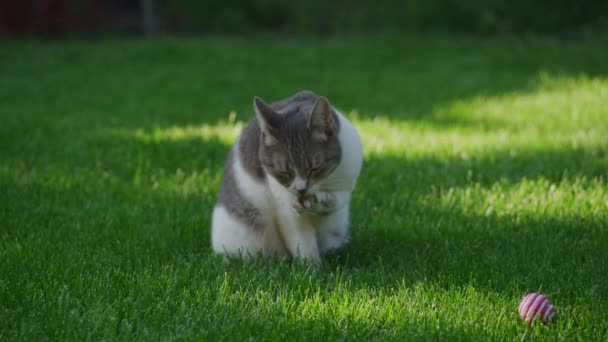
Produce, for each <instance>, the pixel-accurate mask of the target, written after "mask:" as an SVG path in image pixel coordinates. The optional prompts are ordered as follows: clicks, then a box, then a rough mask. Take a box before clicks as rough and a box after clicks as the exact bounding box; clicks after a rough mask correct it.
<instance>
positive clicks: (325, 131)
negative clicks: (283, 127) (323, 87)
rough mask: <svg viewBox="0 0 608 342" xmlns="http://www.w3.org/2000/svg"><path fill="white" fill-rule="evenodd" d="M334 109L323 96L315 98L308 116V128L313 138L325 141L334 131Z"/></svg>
mask: <svg viewBox="0 0 608 342" xmlns="http://www.w3.org/2000/svg"><path fill="white" fill-rule="evenodd" d="M334 120H335V119H334V111H333V109H332V108H331V105H330V104H329V101H327V99H326V98H324V97H323V96H321V97H319V98H318V99H317V102H315V105H314V107H313V109H312V111H311V112H310V116H309V117H308V129H309V130H310V131H311V132H312V135H313V137H314V138H316V139H318V140H322V141H326V140H327V139H329V137H331V136H333V135H334V134H335V133H336V123H335V122H334Z"/></svg>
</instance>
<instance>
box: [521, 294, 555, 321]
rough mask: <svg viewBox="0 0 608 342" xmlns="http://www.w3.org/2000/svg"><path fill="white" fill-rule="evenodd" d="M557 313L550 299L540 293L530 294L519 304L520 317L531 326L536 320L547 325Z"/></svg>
mask: <svg viewBox="0 0 608 342" xmlns="http://www.w3.org/2000/svg"><path fill="white" fill-rule="evenodd" d="M556 313H557V312H556V311H555V307H554V306H553V304H552V303H551V302H550V301H549V298H547V296H545V295H543V294H540V293H536V292H535V293H528V294H527V295H525V296H524V298H523V299H522V300H521V302H520V303H519V317H521V319H523V320H524V321H525V322H526V323H528V324H529V325H532V323H533V322H534V320H535V319H536V318H538V320H539V321H541V322H542V323H543V324H547V323H549V322H550V321H551V320H552V319H553V318H554V317H555V314H556Z"/></svg>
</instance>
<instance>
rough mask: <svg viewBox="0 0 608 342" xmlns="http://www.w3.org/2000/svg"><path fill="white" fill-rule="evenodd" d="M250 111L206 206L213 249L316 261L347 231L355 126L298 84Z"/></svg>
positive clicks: (358, 149)
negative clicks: (210, 211)
mask: <svg viewBox="0 0 608 342" xmlns="http://www.w3.org/2000/svg"><path fill="white" fill-rule="evenodd" d="M253 108H254V111H255V118H253V119H252V120H251V121H250V122H249V123H248V125H247V126H246V127H245V128H244V129H243V131H242V132H241V134H240V136H239V137H238V139H237V140H236V142H235V143H234V145H233V146H232V148H231V150H230V153H229V155H228V160H227V162H226V165H225V168H224V174H223V179H222V184H221V187H220V193H219V198H218V201H217V204H216V206H215V208H214V210H213V217H212V225H211V241H212V247H213V250H214V251H215V253H217V254H222V255H225V256H237V257H242V258H246V259H252V258H254V257H256V256H258V255H260V254H261V255H263V256H265V257H284V258H288V259H291V258H297V259H299V260H303V261H308V262H311V263H318V262H320V259H321V257H322V256H323V255H325V254H326V253H327V252H329V251H331V250H335V249H338V248H340V247H342V246H343V245H344V244H345V243H346V242H347V240H348V237H349V204H350V197H351V193H352V191H353V190H354V189H355V185H356V183H357V178H358V177H359V173H360V170H361V166H362V162H363V147H362V143H361V139H360V137H359V134H358V132H357V130H356V129H355V127H354V126H353V125H352V124H351V123H350V122H349V121H348V120H347V119H346V118H345V117H344V116H343V115H342V114H340V113H339V112H338V111H336V110H335V109H334V108H333V107H332V106H331V105H330V103H329V101H328V100H327V99H326V98H325V97H321V96H317V95H316V94H314V93H313V92H311V91H301V92H298V93H296V94H295V95H292V96H290V97H288V98H286V99H284V100H281V101H278V102H276V103H274V104H272V105H268V104H266V103H265V102H264V101H263V100H262V99H260V98H259V97H254V101H253Z"/></svg>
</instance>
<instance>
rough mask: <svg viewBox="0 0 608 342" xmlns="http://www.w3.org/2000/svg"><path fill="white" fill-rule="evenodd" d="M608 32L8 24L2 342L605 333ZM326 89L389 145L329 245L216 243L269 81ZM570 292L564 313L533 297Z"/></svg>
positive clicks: (369, 153)
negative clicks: (293, 258) (252, 255)
mask: <svg viewBox="0 0 608 342" xmlns="http://www.w3.org/2000/svg"><path fill="white" fill-rule="evenodd" d="M606 61H608V50H606V48H605V45H603V44H601V43H600V42H597V43H594V42H586V43H559V42H553V41H511V40H494V41H490V40H487V41H486V40H474V39H466V38H457V37H443V38H442V37H433V38H412V37H388V38H387V37H378V38H372V37H368V38H343V39H337V38H336V39H330V40H323V41H316V40H305V39H301V40H286V41H281V40H273V39H263V38H258V39H253V40H249V41H247V40H238V39H219V38H217V39H213V38H206V39H201V40H196V39H188V40H182V39H163V40H159V41H138V40H133V41H131V40H124V41H92V42H4V43H2V44H1V46H0V122H1V123H0V205H1V207H0V340H30V341H37V340H46V339H53V340H84V339H93V340H99V339H110V340H113V339H135V340H155V339H162V340H166V339H180V340H181V339H187V340H201V339H206V340H217V339H228V340H244V339H246V338H250V337H251V338H253V339H261V340H285V341H287V340H292V339H298V340H299V339H303V340H318V339H330V340H335V339H343V338H349V339H350V338H357V339H362V340H409V339H412V338H421V339H434V340H435V339H448V340H454V339H457V340H469V339H475V340H489V339H491V340H515V339H517V340H519V339H522V338H523V339H533V340H535V339H552V340H553V339H560V340H568V341H570V340H584V341H589V340H605V339H606V338H608V323H607V321H606V317H608V184H607V182H608V63H606ZM300 89H312V90H314V91H316V92H318V93H320V94H323V95H326V96H327V97H328V98H329V99H330V100H331V101H332V102H333V103H334V104H335V105H336V106H337V107H338V108H339V109H341V110H342V111H343V112H344V113H345V114H346V115H347V116H349V117H350V118H351V119H352V120H353V122H354V123H355V124H356V125H357V127H358V128H359V130H360V133H361V135H362V138H363V141H364V147H365V161H364V167H363V171H362V174H361V177H360V180H359V185H358V189H357V190H356V192H355V193H354V196H353V201H352V241H351V243H350V244H349V245H348V246H347V247H346V248H345V249H343V250H341V251H340V252H337V253H335V254H334V255H331V256H329V257H328V258H327V259H325V261H324V262H323V264H322V265H320V266H318V267H308V266H306V265H301V264H297V263H289V262H283V263H281V262H272V263H270V264H264V263H252V264H242V263H232V264H230V265H224V263H223V262H222V260H221V259H220V258H217V257H214V256H213V255H212V253H211V248H210V244H209V221H210V215H211V209H212V206H213V204H214V202H215V199H216V196H217V190H218V184H219V181H220V173H221V169H222V167H223V162H224V159H225V157H226V154H227V151H228V149H229V147H230V144H231V142H232V140H233V139H234V138H235V137H236V135H237V134H238V131H239V128H240V127H242V124H243V122H245V121H247V120H248V119H249V118H250V117H251V116H252V113H251V99H252V97H253V96H254V95H259V96H262V97H263V98H264V99H266V100H268V101H272V100H275V99H278V98H281V97H284V96H287V95H289V94H292V93H294V92H295V91H297V90H300ZM527 291H541V292H543V293H546V294H548V295H549V297H550V299H551V300H552V301H553V302H554V304H555V305H556V306H557V310H558V319H557V321H555V323H554V324H551V325H550V326H547V327H542V326H536V327H533V328H529V327H527V326H526V325H525V324H524V323H523V322H522V321H521V320H520V319H519V317H518V315H517V304H518V302H519V300H520V299H521V297H522V296H523V295H524V294H525V293H526V292H527Z"/></svg>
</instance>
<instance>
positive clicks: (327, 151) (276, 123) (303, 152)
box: [256, 91, 342, 186]
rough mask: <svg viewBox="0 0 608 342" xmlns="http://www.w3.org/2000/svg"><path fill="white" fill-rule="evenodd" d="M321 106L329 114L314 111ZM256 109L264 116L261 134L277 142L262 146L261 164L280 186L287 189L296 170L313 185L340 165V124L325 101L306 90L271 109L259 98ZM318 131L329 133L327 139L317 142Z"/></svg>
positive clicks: (260, 153) (259, 118)
mask: <svg viewBox="0 0 608 342" xmlns="http://www.w3.org/2000/svg"><path fill="white" fill-rule="evenodd" d="M318 104H319V105H321V104H325V106H321V107H324V108H326V109H328V110H329V111H330V112H326V111H325V112H323V111H320V110H315V108H319V107H317V105H318ZM256 106H258V111H259V112H260V114H261V117H258V121H261V122H260V123H261V126H262V128H261V131H262V134H268V135H271V136H272V137H273V138H274V140H276V141H277V142H278V143H276V144H270V145H268V144H265V143H263V142H262V143H261V144H260V150H259V151H260V152H259V156H260V161H261V164H262V165H263V167H264V168H265V170H266V171H267V172H268V173H269V174H270V175H272V176H273V177H274V178H275V179H277V180H278V181H279V182H280V183H281V184H283V185H284V186H288V185H289V184H290V183H291V181H292V180H293V178H294V176H295V171H298V173H299V174H300V175H304V176H307V177H309V179H308V180H309V181H310V182H315V181H319V180H320V179H322V178H324V177H325V176H327V175H329V174H330V173H331V172H332V171H333V170H334V169H335V168H336V167H337V166H338V164H339V163H340V159H341V156H342V149H341V146H340V143H339V142H338V133H339V129H340V125H339V120H338V116H337V114H336V113H335V111H333V109H331V106H330V105H329V102H327V100H326V99H325V98H321V97H319V96H317V95H315V94H314V93H312V92H310V91H303V92H299V93H297V94H295V95H293V96H291V97H289V98H287V99H284V100H282V101H279V102H276V103H274V104H273V105H270V106H268V105H266V104H265V103H263V101H261V100H259V99H258V100H256ZM313 111H314V112H315V114H313ZM311 115H316V116H319V115H323V117H322V118H316V117H311ZM315 130H320V131H321V132H319V133H323V134H327V140H326V141H319V140H318V139H315V138H314V137H315V134H314V133H315V132H314V131H315ZM262 140H264V139H262Z"/></svg>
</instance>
